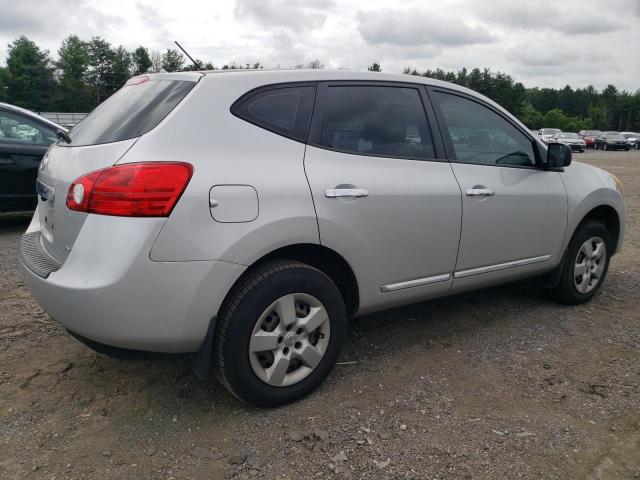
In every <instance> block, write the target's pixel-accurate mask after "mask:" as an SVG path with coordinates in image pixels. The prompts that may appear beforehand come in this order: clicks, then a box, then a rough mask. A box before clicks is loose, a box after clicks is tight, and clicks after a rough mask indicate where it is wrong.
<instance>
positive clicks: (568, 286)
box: [556, 221, 613, 305]
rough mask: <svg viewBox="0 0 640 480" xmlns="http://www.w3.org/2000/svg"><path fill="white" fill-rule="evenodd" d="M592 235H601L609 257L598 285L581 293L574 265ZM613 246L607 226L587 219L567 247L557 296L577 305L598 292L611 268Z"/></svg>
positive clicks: (561, 299)
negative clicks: (576, 285) (582, 247)
mask: <svg viewBox="0 0 640 480" xmlns="http://www.w3.org/2000/svg"><path fill="white" fill-rule="evenodd" d="M592 237H600V238H602V240H603V241H604V244H605V249H606V252H607V258H606V261H605V265H604V272H603V274H602V277H600V279H599V280H598V284H597V285H596V287H595V288H594V289H593V290H591V291H590V292H588V293H580V292H579V291H578V290H577V289H576V287H575V285H574V282H573V266H574V263H575V261H576V258H577V256H578V252H579V250H580V247H581V246H582V244H583V243H584V242H586V241H587V240H589V239H590V238H592ZM612 250H613V246H612V245H611V240H610V238H609V233H608V232H607V229H606V227H605V226H604V225H603V224H602V223H600V222H597V221H587V222H585V223H584V224H582V225H581V226H580V227H579V228H578V229H577V230H576V233H575V234H574V235H573V238H572V239H571V242H570V243H569V247H568V248H567V254H566V257H565V263H564V268H563V272H562V277H561V280H560V283H559V285H558V286H557V287H556V297H557V298H558V299H559V300H560V301H562V302H563V303H567V304H570V305H575V304H579V303H584V302H586V301H588V300H590V299H591V298H592V297H593V296H594V295H596V294H597V293H598V291H599V290H600V287H602V284H603V283H604V280H605V278H606V276H607V272H608V270H609V262H610V260H611V252H612Z"/></svg>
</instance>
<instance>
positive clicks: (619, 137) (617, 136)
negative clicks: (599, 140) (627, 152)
mask: <svg viewBox="0 0 640 480" xmlns="http://www.w3.org/2000/svg"><path fill="white" fill-rule="evenodd" d="M607 138H611V139H612V140H626V139H625V138H624V137H623V136H622V135H620V134H619V133H608V134H607Z"/></svg>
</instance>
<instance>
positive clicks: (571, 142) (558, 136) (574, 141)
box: [550, 132, 587, 152]
mask: <svg viewBox="0 0 640 480" xmlns="http://www.w3.org/2000/svg"><path fill="white" fill-rule="evenodd" d="M550 142H552V143H553V142H555V143H563V144H565V145H568V146H569V147H571V150H572V151H574V152H584V151H585V149H586V148H587V144H586V142H585V140H584V139H583V138H581V137H580V135H578V134H577V133H571V132H560V133H555V134H553V136H552V137H551V140H550Z"/></svg>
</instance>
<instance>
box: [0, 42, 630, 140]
mask: <svg viewBox="0 0 640 480" xmlns="http://www.w3.org/2000/svg"><path fill="white" fill-rule="evenodd" d="M196 62H197V63H198V66H196V65H194V64H193V63H191V62H190V61H189V62H188V61H187V60H186V59H185V57H184V55H183V54H182V53H181V52H180V51H178V50H176V49H171V48H169V49H167V50H166V51H165V52H164V53H160V52H156V51H150V50H149V49H147V48H145V47H144V46H139V47H138V48H136V49H134V50H132V51H129V50H127V49H126V48H124V47H123V46H121V45H120V46H117V47H116V46H114V45H111V44H110V43H109V42H108V41H106V40H105V39H103V38H101V37H93V38H91V39H90V40H83V39H81V38H79V37H78V36H76V35H70V36H68V37H67V38H65V39H64V40H63V41H62V43H61V45H60V48H59V49H58V51H57V60H54V59H52V57H51V55H50V53H49V52H48V51H47V50H44V49H42V48H40V47H39V46H38V45H37V44H36V43H35V42H33V41H32V40H30V39H28V38H27V37H25V36H21V37H19V38H17V39H16V40H14V41H13V42H12V43H10V44H9V46H8V54H7V59H6V66H4V67H0V101H4V102H9V103H12V104H15V105H18V106H22V107H25V108H29V109H31V110H35V111H59V112H88V111H91V110H92V109H93V108H94V107H95V106H97V105H98V104H100V102H102V101H104V100H105V99H106V98H108V97H109V96H110V95H112V94H113V93H114V92H115V91H117V90H118V89H119V88H121V87H122V85H124V83H125V82H126V81H127V79H128V78H130V77H131V76H134V75H140V74H143V73H157V72H177V71H189V70H197V69H205V70H215V69H217V68H218V67H216V66H215V65H214V64H213V63H212V62H211V61H206V62H205V61H202V60H199V59H196ZM219 68H221V69H223V70H224V69H239V68H254V69H257V68H262V65H261V64H260V62H255V63H253V64H248V63H247V64H241V63H238V62H231V63H228V64H225V65H223V66H221V67H219ZM294 68H324V65H323V64H322V63H320V62H319V61H318V60H314V61H313V62H311V63H308V64H299V65H295V66H294ZM368 70H370V71H378V72H379V71H382V67H381V65H380V64H379V63H374V64H372V65H371V66H369V68H368ZM403 73H405V74H408V75H419V76H423V77H429V78H435V79H439V80H444V81H447V82H452V83H455V84H457V85H462V86H464V87H468V88H470V89H472V90H475V91H477V92H479V93H481V94H483V95H486V96H487V97H489V98H491V99H493V100H494V101H496V102H497V103H499V104H500V105H502V106H503V107H505V108H506V109H508V110H509V111H510V112H512V113H513V114H514V115H516V116H517V117H518V118H520V120H522V121H523V122H524V123H525V124H526V125H527V126H528V127H529V128H532V129H538V128H542V127H555V128H561V129H562V130H565V131H578V130H582V129H592V128H596V129H601V130H631V131H638V130H640V90H638V91H636V92H634V93H630V92H627V91H620V90H618V88H616V87H615V86H614V85H608V86H607V87H606V88H604V89H603V90H602V91H598V90H597V89H596V88H594V87H593V86H591V85H589V86H587V87H584V88H577V89H573V88H572V87H570V86H569V85H567V86H565V87H564V88H562V89H555V88H538V87H534V88H525V87H524V85H523V84H522V83H521V82H517V81H515V80H514V79H513V78H512V77H511V76H510V75H508V74H506V73H503V72H494V71H491V70H490V69H488V68H484V69H480V68H474V69H472V70H467V69H466V68H463V69H461V70H458V71H445V70H442V69H435V70H425V71H422V72H420V71H418V70H416V69H415V68H405V69H404V71H403Z"/></svg>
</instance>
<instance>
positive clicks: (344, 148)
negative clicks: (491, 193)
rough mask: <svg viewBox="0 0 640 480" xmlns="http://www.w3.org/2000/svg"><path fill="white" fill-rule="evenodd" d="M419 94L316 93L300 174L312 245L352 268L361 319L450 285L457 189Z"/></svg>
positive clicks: (377, 88) (344, 85)
mask: <svg viewBox="0 0 640 480" xmlns="http://www.w3.org/2000/svg"><path fill="white" fill-rule="evenodd" d="M423 95H424V92H423V90H422V89H421V87H418V86H412V85H409V84H386V83H379V82H375V83H371V82H370V83H358V82H355V83H353V82H330V83H320V85H319V87H318V95H317V99H316V105H315V109H314V118H313V122H312V127H311V132H310V138H309V142H308V143H309V144H308V146H307V148H306V153H305V162H304V165H305V171H306V173H307V177H308V180H309V184H310V187H311V191H312V194H313V201H314V204H315V208H316V212H317V216H318V226H319V230H320V241H321V243H322V244H323V245H326V246H328V247H330V248H332V249H334V250H336V251H337V252H339V253H341V254H342V255H343V256H344V257H345V258H346V259H347V260H348V261H349V262H350V264H351V267H352V268H353V270H354V272H355V274H356V277H357V279H358V283H359V286H360V306H361V309H360V312H361V313H362V312H366V311H371V310H374V309H376V308H379V307H381V306H388V305H391V304H393V303H405V302H409V301H412V300H416V299H422V298H428V297H430V296H438V295H442V294H446V293H447V292H448V291H449V288H450V286H451V273H452V271H453V268H454V265H455V259H456V253H457V249H458V239H459V235H460V217H461V199H460V189H459V187H458V184H457V183H456V180H455V178H454V176H453V173H452V171H451V166H450V165H449V163H448V162H447V161H446V160H445V159H444V151H443V147H442V142H441V140H439V139H438V138H439V136H437V135H433V132H432V128H431V127H432V126H434V125H435V122H434V117H433V114H432V112H431V110H430V109H428V108H427V109H425V104H423ZM429 108H430V107H429ZM434 139H438V140H434Z"/></svg>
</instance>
